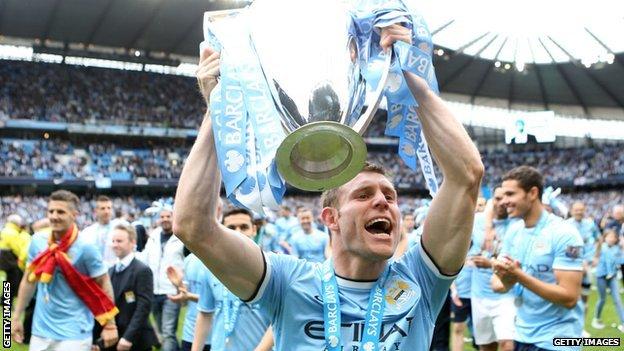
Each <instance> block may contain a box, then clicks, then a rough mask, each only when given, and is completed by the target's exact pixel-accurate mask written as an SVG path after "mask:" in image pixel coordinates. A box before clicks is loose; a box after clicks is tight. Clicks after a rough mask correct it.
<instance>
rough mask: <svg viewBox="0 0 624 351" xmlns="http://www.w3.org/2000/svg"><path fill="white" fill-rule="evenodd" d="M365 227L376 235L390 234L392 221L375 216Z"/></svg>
mask: <svg viewBox="0 0 624 351" xmlns="http://www.w3.org/2000/svg"><path fill="white" fill-rule="evenodd" d="M364 229H366V231H368V232H369V233H371V234H374V235H379V234H385V235H388V236H390V233H392V223H390V221H389V220H388V219H387V218H383V217H378V218H373V219H371V220H370V221H368V222H367V223H366V224H365V225H364Z"/></svg>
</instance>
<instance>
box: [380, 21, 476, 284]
mask: <svg viewBox="0 0 624 351" xmlns="http://www.w3.org/2000/svg"><path fill="white" fill-rule="evenodd" d="M410 38H411V32H410V30H408V29H406V28H404V27H402V26H399V25H393V26H390V27H388V28H385V29H384V30H382V35H381V45H382V46H385V45H388V44H391V43H394V42H395V41H397V40H403V41H406V42H410V41H411V39H410ZM404 75H405V78H406V81H407V84H408V86H409V89H410V90H411V92H412V94H413V95H414V97H415V98H416V100H417V101H418V103H419V105H420V106H419V108H418V116H419V117H420V121H421V123H422V128H423V132H424V134H425V138H426V139H427V142H428V143H429V148H430V149H431V152H432V153H433V157H434V158H435V159H436V161H437V164H438V166H439V167H440V169H441V171H442V175H443V177H444V180H443V182H442V185H441V186H440V189H439V191H438V193H437V195H436V197H435V198H434V199H433V201H432V202H431V207H430V209H429V213H428V215H427V219H426V220H425V224H424V225H425V227H424V231H423V236H422V242H423V246H424V248H425V250H426V251H427V253H429V255H431V258H432V259H433V261H434V262H435V263H436V265H437V267H438V268H439V269H440V271H441V272H442V273H443V274H456V273H457V272H458V271H459V270H460V268H461V267H462V265H463V264H464V260H465V258H466V253H467V252H468V247H469V245H470V235H471V232H472V223H473V220H474V211H475V205H476V201H477V196H478V194H479V185H480V183H481V177H482V176H483V164H482V163H481V157H480V155H479V152H478V151H477V148H476V147H475V145H474V144H473V143H472V141H471V140H470V137H469V136H468V133H466V130H465V129H464V127H463V126H462V125H461V123H459V121H458V120H457V119H456V118H455V117H454V116H453V114H452V113H451V111H450V110H449V109H448V107H447V106H446V105H445V104H444V101H442V99H441V98H440V97H439V96H437V95H436V94H435V93H434V92H433V91H432V90H431V89H429V87H428V85H427V83H426V82H425V81H424V80H423V79H422V78H419V77H418V76H416V75H414V74H412V73H409V72H404Z"/></svg>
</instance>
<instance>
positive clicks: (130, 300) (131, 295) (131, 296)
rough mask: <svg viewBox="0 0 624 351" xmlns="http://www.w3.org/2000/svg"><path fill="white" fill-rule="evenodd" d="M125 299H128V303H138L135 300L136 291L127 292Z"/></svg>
mask: <svg viewBox="0 0 624 351" xmlns="http://www.w3.org/2000/svg"><path fill="white" fill-rule="evenodd" d="M124 297H125V298H126V303H133V302H135V301H136V299H135V298H134V291H126V292H125V293H124Z"/></svg>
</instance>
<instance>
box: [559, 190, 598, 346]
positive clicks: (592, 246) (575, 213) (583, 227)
mask: <svg viewBox="0 0 624 351" xmlns="http://www.w3.org/2000/svg"><path fill="white" fill-rule="evenodd" d="M571 215H572V216H571V217H570V218H568V219H567V220H566V221H567V222H568V223H570V224H571V225H573V226H575V227H576V229H577V230H578V231H579V233H580V234H581V238H583V281H582V286H583V289H582V290H581V299H582V300H583V304H584V305H585V316H587V310H588V308H587V301H588V300H589V293H590V291H591V290H590V289H591V278H590V272H591V267H592V262H593V260H594V255H595V253H596V247H597V246H598V239H599V238H600V229H598V226H597V225H596V222H594V221H593V220H592V219H591V218H586V217H585V204H584V203H583V202H581V201H576V202H574V203H573V204H572V207H571ZM583 337H586V338H587V337H590V334H589V332H587V331H586V330H584V329H583Z"/></svg>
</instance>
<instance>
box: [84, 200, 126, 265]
mask: <svg viewBox="0 0 624 351" xmlns="http://www.w3.org/2000/svg"><path fill="white" fill-rule="evenodd" d="M112 219H113V201H112V200H111V199H110V198H109V197H108V196H104V195H100V196H98V198H97V199H96V200H95V222H94V223H93V224H91V225H90V226H88V227H86V228H85V229H83V230H82V231H81V232H80V235H81V236H82V237H83V238H84V240H86V241H87V242H88V243H90V244H93V245H95V246H96V247H97V248H98V249H99V250H100V254H101V255H102V259H103V260H104V264H105V265H106V267H107V268H110V267H112V265H113V264H115V262H116V260H117V257H115V253H114V252H113V250H112V248H111V243H112V239H111V236H112V233H113V227H114V225H113V221H112Z"/></svg>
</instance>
